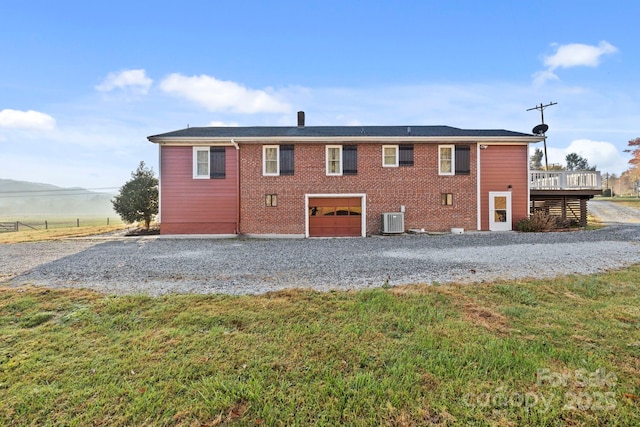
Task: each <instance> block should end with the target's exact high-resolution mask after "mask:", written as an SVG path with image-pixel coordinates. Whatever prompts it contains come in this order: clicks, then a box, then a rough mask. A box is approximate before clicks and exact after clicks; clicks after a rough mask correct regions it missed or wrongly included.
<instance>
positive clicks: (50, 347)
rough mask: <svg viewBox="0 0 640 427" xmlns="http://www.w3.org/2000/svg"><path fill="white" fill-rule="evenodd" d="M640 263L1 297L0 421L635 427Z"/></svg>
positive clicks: (3, 293) (2, 290) (0, 290)
mask: <svg viewBox="0 0 640 427" xmlns="http://www.w3.org/2000/svg"><path fill="white" fill-rule="evenodd" d="M639 291H640V266H636V267H632V268H629V269H626V270H622V271H617V272H610V273H607V274H602V275H594V276H586V277H585V276H571V277H566V278H560V279H557V280H553V281H547V280H545V281H526V282H501V283H495V284H478V285H466V286H456V285H451V286H441V285H440V286H422V285H415V286H407V287H396V288H390V289H374V290H364V291H358V292H329V293H318V292H311V291H302V290H291V291H283V292H277V293H273V294H268V295H262V296H241V297H238V296H221V295H209V296H196V295H169V296H164V297H158V298H152V297H146V296H104V295H101V294H97V293H92V292H89V291H77V290H54V289H45V288H34V287H22V288H7V287H0V425H8V426H13V425H15V426H18V425H20V426H22V425H45V426H46V425H67V426H84V425H94V426H107V425H109V426H129V425H154V426H155V425H161V426H162V425H167V426H173V425H179V426H203V425H204V426H213V425H229V424H231V425H247V426H257V425H268V426H272V425H276V426H279V425H281V426H290V425H327V426H335V425H356V426H357V425H399V426H413V425H415V426H422V425H496V426H511V425H513V426H517V425H535V426H562V425H620V426H628V425H639V424H640V401H639V400H638V399H639V398H638V396H640V381H639V380H638V378H639V377H640V372H639V371H640V365H639V364H638V360H639V359H640V331H639V329H640V308H639V307H640V292H639Z"/></svg>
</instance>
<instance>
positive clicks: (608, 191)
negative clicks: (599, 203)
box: [602, 188, 613, 197]
mask: <svg viewBox="0 0 640 427" xmlns="http://www.w3.org/2000/svg"><path fill="white" fill-rule="evenodd" d="M612 196H613V191H611V189H610V188H606V189H604V190H603V191H602V197H612Z"/></svg>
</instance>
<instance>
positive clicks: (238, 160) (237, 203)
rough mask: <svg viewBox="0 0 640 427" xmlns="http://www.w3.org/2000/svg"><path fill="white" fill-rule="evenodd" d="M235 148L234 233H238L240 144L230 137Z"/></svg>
mask: <svg viewBox="0 0 640 427" xmlns="http://www.w3.org/2000/svg"><path fill="white" fill-rule="evenodd" d="M231 145H233V146H234V147H235V149H236V235H239V234H240V146H239V145H238V143H237V142H235V141H234V140H233V138H231Z"/></svg>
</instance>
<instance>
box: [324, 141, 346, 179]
mask: <svg viewBox="0 0 640 427" xmlns="http://www.w3.org/2000/svg"><path fill="white" fill-rule="evenodd" d="M327 175H342V146H340V145H327Z"/></svg>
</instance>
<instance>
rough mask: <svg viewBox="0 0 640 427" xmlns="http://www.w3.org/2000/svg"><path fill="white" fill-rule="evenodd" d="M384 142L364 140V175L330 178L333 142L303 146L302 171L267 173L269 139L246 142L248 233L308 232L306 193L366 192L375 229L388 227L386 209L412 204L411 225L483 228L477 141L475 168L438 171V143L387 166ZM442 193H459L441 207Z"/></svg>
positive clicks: (298, 152) (299, 153)
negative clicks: (273, 200) (273, 202)
mask: <svg viewBox="0 0 640 427" xmlns="http://www.w3.org/2000/svg"><path fill="white" fill-rule="evenodd" d="M382 145H383V144H381V143H380V144H378V143H365V144H359V145H358V174H357V175H355V176H326V165H325V147H326V144H311V143H300V144H296V145H295V154H294V158H295V175H294V176H275V177H272V176H262V145H261V144H241V146H240V159H241V160H240V182H241V185H240V206H241V212H240V232H241V233H245V234H304V232H305V216H306V215H307V213H306V211H305V194H310V193H313V194H320V193H322V194H344V193H365V194H366V195H367V202H366V203H367V206H366V208H367V234H379V233H380V232H381V227H382V224H381V214H382V213H383V212H399V211H400V206H401V205H404V206H405V228H406V229H409V228H424V229H425V230H427V231H448V230H449V229H450V228H451V227H462V228H464V229H466V230H475V229H476V228H477V216H476V215H477V208H476V204H477V181H476V176H477V173H476V164H475V159H476V145H475V144H471V153H470V158H471V173H470V174H469V175H460V176H439V175H438V144H437V143H419V144H418V143H416V144H414V166H412V167H397V168H385V167H382ZM441 193H452V194H453V205H452V206H441V202H440V200H441V196H440V195H441ZM265 194H277V195H278V206H277V207H266V206H265Z"/></svg>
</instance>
